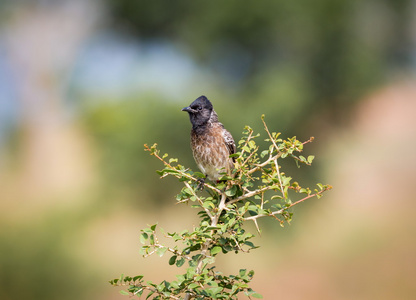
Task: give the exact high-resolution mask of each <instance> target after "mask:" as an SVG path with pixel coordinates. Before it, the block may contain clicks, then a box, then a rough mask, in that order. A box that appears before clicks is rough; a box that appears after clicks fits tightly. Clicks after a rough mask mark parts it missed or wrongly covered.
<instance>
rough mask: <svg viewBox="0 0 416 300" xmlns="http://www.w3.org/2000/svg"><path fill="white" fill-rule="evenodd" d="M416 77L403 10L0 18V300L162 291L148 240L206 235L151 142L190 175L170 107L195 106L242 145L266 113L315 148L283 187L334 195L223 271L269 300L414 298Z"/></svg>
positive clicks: (265, 7) (348, 1) (48, 5)
mask: <svg viewBox="0 0 416 300" xmlns="http://www.w3.org/2000/svg"><path fill="white" fill-rule="evenodd" d="M415 71H416V1H412V0H379V1H376V0H365V1H362V0H337V1H334V0H317V1H306V0H299V1H283V0H276V1H235V0H230V1H185V0H178V1H161V0H153V1H127V0H102V1H99V0H72V1H64V0H61V1H52V0H50V1H48V0H43V1H41V0H38V1H36V0H31V1H29V0H28V1H2V2H0V225H1V226H0V299H2V300H11V299H23V298H24V299H27V300H31V299H33V300H34V299H44V300H49V299H51V300H52V299H62V300H64V299H126V297H123V296H121V295H119V293H118V290H117V289H116V288H112V287H111V286H110V285H109V284H108V283H107V281H108V280H110V279H113V278H115V277H118V276H119V275H120V274H121V273H125V274H128V275H137V274H144V275H145V276H146V277H147V278H148V279H149V280H155V281H161V280H163V279H165V278H166V279H172V278H173V276H174V274H176V273H177V272H178V271H179V270H177V268H176V267H170V266H168V264H167V260H168V258H167V257H163V258H158V257H154V258H153V257H152V258H149V259H143V258H141V257H140V256H139V253H138V250H139V247H140V245H139V240H138V234H139V230H140V229H141V228H143V227H144V226H145V225H146V224H153V223H155V222H159V226H160V227H163V228H165V229H167V230H170V231H175V230H181V229H184V228H189V229H190V228H191V227H192V225H193V224H195V223H196V222H197V219H196V218H195V216H194V213H195V211H193V210H192V209H191V208H189V207H186V206H179V205H175V200H174V196H175V195H176V193H177V192H178V191H179V190H180V188H181V185H180V184H179V183H177V182H176V181H175V180H174V179H172V178H168V179H164V180H163V181H160V180H159V178H158V176H157V174H156V173H155V170H156V169H159V168H160V167H161V166H160V164H159V163H158V161H156V160H155V159H154V158H152V157H149V156H148V154H147V153H145V152H144V151H143V144H145V143H148V144H152V143H154V142H157V143H158V144H159V147H160V149H162V151H163V152H168V153H169V154H170V155H171V156H172V157H178V158H179V159H180V161H181V162H182V163H183V164H184V165H186V166H190V167H191V168H193V169H196V166H195V164H194V162H193V159H192V155H191V151H190V148H189V131H190V123H189V119H188V116H187V115H186V114H185V113H183V112H181V111H180V109H181V108H182V107H184V106H187V105H188V104H189V103H191V102H192V101H193V100H194V99H196V98H197V97H199V96H200V95H206V96H207V97H208V98H209V99H211V101H212V102H213V104H214V107H215V109H216V111H217V112H218V114H219V117H220V121H222V123H224V125H225V126H226V128H227V129H229V130H230V131H231V132H232V134H233V136H234V138H235V139H236V140H239V139H240V137H241V132H242V129H243V128H244V126H245V125H250V126H252V127H253V128H254V129H255V130H256V131H261V130H262V126H261V122H260V116H261V114H263V113H264V114H266V120H267V122H268V125H269V128H272V129H273V130H274V131H280V132H282V134H283V136H284V137H288V136H292V135H296V136H298V138H300V139H303V140H306V139H308V138H309V137H310V136H314V137H315V141H314V143H313V144H312V145H310V146H308V147H307V148H306V151H305V154H306V155H310V154H315V155H316V159H315V162H314V166H312V167H311V168H305V167H302V168H301V169H296V168H294V166H293V165H290V164H289V165H288V166H287V167H288V168H289V169H288V172H289V173H291V174H292V176H294V177H296V178H298V179H299V180H300V181H301V183H302V182H303V183H305V184H306V183H310V184H312V183H314V182H323V183H329V184H331V185H333V186H334V189H333V191H331V192H329V193H328V194H326V195H325V197H323V198H322V199H319V200H316V199H315V200H311V201H309V202H308V203H305V204H302V205H300V206H298V207H296V209H295V217H294V220H293V222H292V225H290V226H286V227H285V228H280V226H278V224H277V223H274V222H267V221H263V222H262V223H261V224H260V225H262V226H263V228H264V231H263V234H262V236H261V237H259V238H258V239H257V244H259V245H261V246H262V247H261V248H260V249H258V250H255V251H253V252H252V253H250V254H245V255H238V256H235V255H234V256H233V255H230V256H231V257H229V258H226V259H225V258H224V259H222V260H220V265H219V268H220V269H222V270H223V271H224V272H225V273H236V272H237V270H238V269H240V268H248V269H254V270H255V271H256V275H255V278H254V280H253V288H254V289H255V290H257V291H259V292H260V293H262V294H263V295H264V298H265V299H415V298H416V285H415V283H414V279H415V278H416V226H415V225H416V221H415V217H416V216H415V213H414V212H415V208H416V204H415V200H416V199H415V196H414V184H415V182H416V175H415V174H416V172H415V171H416V158H415V150H414V149H415V146H416V118H415V114H416V72H415Z"/></svg>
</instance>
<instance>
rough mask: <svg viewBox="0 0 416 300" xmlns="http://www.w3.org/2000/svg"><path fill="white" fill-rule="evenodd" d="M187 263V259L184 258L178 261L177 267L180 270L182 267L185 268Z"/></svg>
mask: <svg viewBox="0 0 416 300" xmlns="http://www.w3.org/2000/svg"><path fill="white" fill-rule="evenodd" d="M184 263H185V258H183V257H181V258H180V259H178V260H177V261H176V266H177V267H178V268H180V267H182V266H183V264H184Z"/></svg>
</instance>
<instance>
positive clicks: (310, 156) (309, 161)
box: [308, 155, 315, 164]
mask: <svg viewBox="0 0 416 300" xmlns="http://www.w3.org/2000/svg"><path fill="white" fill-rule="evenodd" d="M314 158H315V155H309V156H308V163H310V164H311V163H312V161H313V159H314Z"/></svg>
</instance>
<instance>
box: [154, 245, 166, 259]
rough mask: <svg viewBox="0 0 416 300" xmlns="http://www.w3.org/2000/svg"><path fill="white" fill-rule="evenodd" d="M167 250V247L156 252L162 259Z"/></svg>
mask: <svg viewBox="0 0 416 300" xmlns="http://www.w3.org/2000/svg"><path fill="white" fill-rule="evenodd" d="M167 250H168V248H167V247H162V248H158V249H157V250H156V254H157V255H159V256H160V257H162V256H163V255H164V254H165V253H166V251H167Z"/></svg>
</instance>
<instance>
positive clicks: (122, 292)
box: [119, 290, 130, 296]
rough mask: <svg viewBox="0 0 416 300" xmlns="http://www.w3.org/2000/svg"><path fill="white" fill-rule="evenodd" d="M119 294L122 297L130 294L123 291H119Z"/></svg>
mask: <svg viewBox="0 0 416 300" xmlns="http://www.w3.org/2000/svg"><path fill="white" fill-rule="evenodd" d="M119 293H120V294H122V295H124V296H129V295H130V293H129V292H127V291H125V290H121V291H120V292H119Z"/></svg>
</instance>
